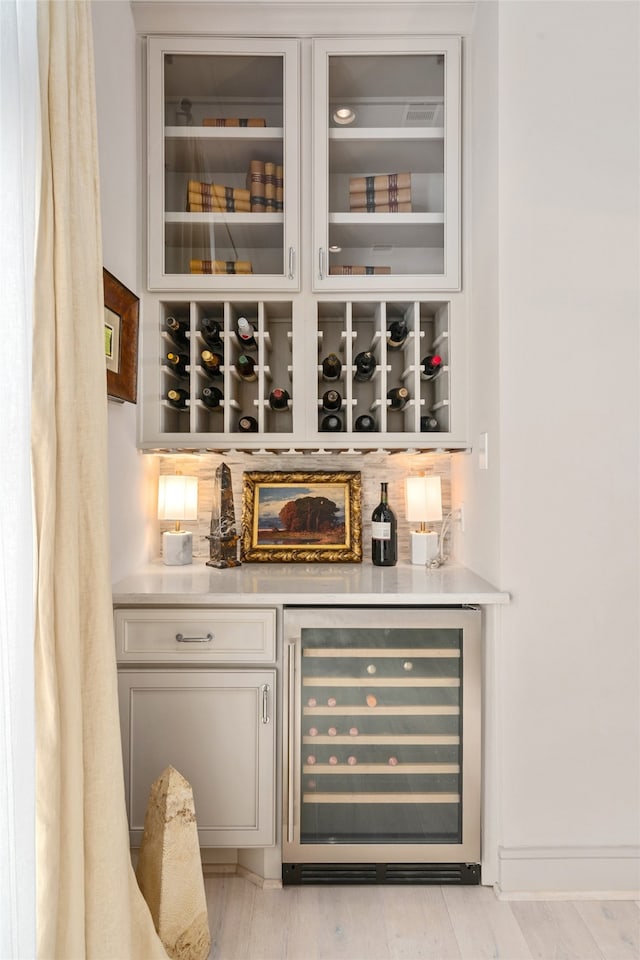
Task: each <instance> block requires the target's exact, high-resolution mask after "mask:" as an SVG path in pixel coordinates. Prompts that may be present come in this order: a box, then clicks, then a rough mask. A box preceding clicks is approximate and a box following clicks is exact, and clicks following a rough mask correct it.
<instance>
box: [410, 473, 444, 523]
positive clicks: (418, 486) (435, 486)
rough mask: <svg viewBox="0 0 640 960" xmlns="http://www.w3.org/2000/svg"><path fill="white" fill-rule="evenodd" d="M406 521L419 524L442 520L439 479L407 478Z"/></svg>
mask: <svg viewBox="0 0 640 960" xmlns="http://www.w3.org/2000/svg"><path fill="white" fill-rule="evenodd" d="M406 484H407V485H406V494H407V520H412V521H418V522H420V523H427V522H434V521H436V520H442V487H441V483H440V477H407V481H406Z"/></svg>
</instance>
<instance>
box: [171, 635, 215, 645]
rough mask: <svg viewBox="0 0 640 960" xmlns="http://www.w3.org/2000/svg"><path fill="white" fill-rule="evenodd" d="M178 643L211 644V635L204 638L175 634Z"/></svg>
mask: <svg viewBox="0 0 640 960" xmlns="http://www.w3.org/2000/svg"><path fill="white" fill-rule="evenodd" d="M176 640H177V641H178V643H211V641H212V640H213V634H212V633H208V634H207V635H206V637H185V636H184V634H182V633H176Z"/></svg>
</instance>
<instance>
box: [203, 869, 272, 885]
mask: <svg viewBox="0 0 640 960" xmlns="http://www.w3.org/2000/svg"><path fill="white" fill-rule="evenodd" d="M202 875H203V876H204V877H205V879H206V878H207V877H243V878H244V879H245V880H248V881H249V882H250V883H253V884H254V886H256V887H261V888H262V889H263V890H276V889H279V888H280V887H282V880H272V879H269V878H267V879H265V878H264V877H261V876H260V875H259V874H257V873H254V872H253V870H248V869H247V868H246V867H243V866H241V865H240V864H239V863H203V864H202Z"/></svg>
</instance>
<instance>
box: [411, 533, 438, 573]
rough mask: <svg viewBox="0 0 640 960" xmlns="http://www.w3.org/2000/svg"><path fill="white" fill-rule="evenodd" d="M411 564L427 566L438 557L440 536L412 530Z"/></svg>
mask: <svg viewBox="0 0 640 960" xmlns="http://www.w3.org/2000/svg"><path fill="white" fill-rule="evenodd" d="M409 552H410V557H411V563H416V564H420V565H421V566H425V565H426V564H427V563H431V561H432V560H433V559H434V557H436V556H437V555H438V534H437V533H420V532H419V531H418V530H412V531H411V534H410V541H409Z"/></svg>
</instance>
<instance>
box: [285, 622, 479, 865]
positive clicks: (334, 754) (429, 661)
mask: <svg viewBox="0 0 640 960" xmlns="http://www.w3.org/2000/svg"><path fill="white" fill-rule="evenodd" d="M398 613H399V612H397V611H392V610H389V609H375V610H370V611H357V610H353V609H343V610H336V611H333V612H330V611H326V610H321V611H287V615H286V620H287V623H286V624H285V630H286V636H287V640H288V645H289V700H288V720H289V722H288V744H287V755H288V761H289V762H288V770H287V773H286V777H287V784H286V788H287V793H286V796H287V797H288V810H287V817H286V823H285V836H286V837H287V842H288V845H289V851H288V854H289V855H287V856H285V859H287V860H288V859H292V860H296V861H300V860H303V861H304V860H307V861H309V862H316V861H317V862H331V861H337V862H348V861H350V860H352V859H355V860H357V861H361V860H364V861H371V860H389V861H391V860H394V859H396V858H397V857H398V856H400V857H403V858H405V859H407V860H411V861H414V862H416V861H431V860H433V861H437V860H443V859H445V858H446V856H447V855H452V854H453V858H454V859H456V860H462V859H473V858H474V857H477V856H478V854H479V851H478V849H477V838H478V836H479V809H478V770H479V739H478V729H479V715H478V710H479V689H478V688H479V650H478V642H479V641H478V638H479V625H478V617H479V614H478V613H477V611H458V610H446V611H445V610H439V611H429V612H427V613H426V612H425V611H416V610H402V612H401V615H400V616H399V615H398ZM367 614H369V616H367ZM369 622H370V625H369ZM399 624H402V626H400V625H399ZM461 850H464V851H465V855H464V857H463V856H461V855H460V851H461ZM285 852H287V851H286V848H285Z"/></svg>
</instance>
